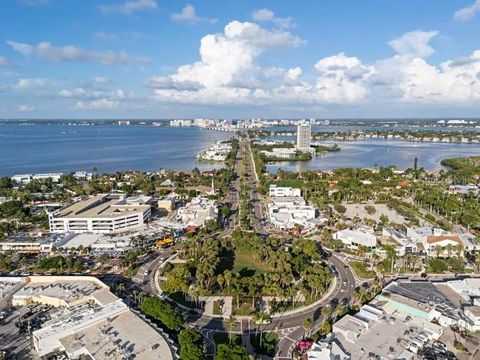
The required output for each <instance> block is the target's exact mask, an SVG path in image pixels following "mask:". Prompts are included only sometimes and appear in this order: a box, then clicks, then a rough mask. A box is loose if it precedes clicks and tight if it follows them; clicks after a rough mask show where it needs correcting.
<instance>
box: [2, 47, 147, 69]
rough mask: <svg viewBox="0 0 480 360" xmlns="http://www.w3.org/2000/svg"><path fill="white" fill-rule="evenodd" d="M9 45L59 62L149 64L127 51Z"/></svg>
mask: <svg viewBox="0 0 480 360" xmlns="http://www.w3.org/2000/svg"><path fill="white" fill-rule="evenodd" d="M7 44H8V45H10V46H11V47H12V49H14V50H15V51H18V52H20V53H21V54H23V55H25V56H35V57H37V58H40V59H47V60H53V61H58V62H74V61H80V62H81V61H84V62H85V61H96V62H100V63H102V64H105V65H117V64H126V63H132V62H147V61H148V60H149V59H148V58H146V57H143V56H131V55H129V54H127V53H126V52H125V51H122V52H119V53H115V52H113V51H92V50H87V49H84V48H80V47H76V46H72V45H68V46H63V47H57V46H53V45H52V44H50V43H49V42H47V41H43V42H40V43H38V45H36V46H33V45H30V44H24V43H19V42H15V41H7Z"/></svg>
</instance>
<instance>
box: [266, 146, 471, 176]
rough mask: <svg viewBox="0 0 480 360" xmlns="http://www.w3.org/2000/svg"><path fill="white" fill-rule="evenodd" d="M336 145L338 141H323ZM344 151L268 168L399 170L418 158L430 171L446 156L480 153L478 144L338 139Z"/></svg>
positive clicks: (436, 168)
mask: <svg viewBox="0 0 480 360" xmlns="http://www.w3.org/2000/svg"><path fill="white" fill-rule="evenodd" d="M322 143H325V144H333V143H335V142H334V141H325V142H322ZM337 144H338V145H339V146H340V148H341V151H339V152H333V153H326V154H325V155H322V156H317V157H316V158H314V159H313V160H311V161H303V162H302V161H299V162H277V163H275V164H272V165H267V170H268V171H270V172H276V171H277V170H278V169H280V168H281V169H284V170H289V171H304V170H314V169H319V170H330V169H333V168H339V167H356V168H361V167H367V168H372V167H375V166H390V165H394V166H395V167H397V168H398V169H406V168H408V167H413V161H414V158H415V157H417V158H418V166H419V167H423V168H425V169H427V170H440V169H442V166H441V165H440V162H441V161H442V160H443V159H445V158H451V157H461V156H473V155H480V145H476V144H434V143H418V142H405V141H398V140H365V141H345V142H343V141H342V142H337Z"/></svg>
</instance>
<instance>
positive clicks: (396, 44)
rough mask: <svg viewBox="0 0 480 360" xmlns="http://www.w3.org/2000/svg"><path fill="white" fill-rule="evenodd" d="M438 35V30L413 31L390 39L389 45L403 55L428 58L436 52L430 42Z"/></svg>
mask: <svg viewBox="0 0 480 360" xmlns="http://www.w3.org/2000/svg"><path fill="white" fill-rule="evenodd" d="M437 35H438V31H421V30H416V31H411V32H408V33H406V34H404V35H402V36H401V37H399V38H397V39H394V40H391V41H389V42H388V45H390V46H391V48H392V49H393V50H395V51H396V52H397V54H399V55H401V56H411V57H420V58H426V57H429V56H430V55H432V54H433V52H434V50H433V48H432V47H431V46H430V44H429V43H430V41H431V40H432V39H433V38H434V37H435V36H437Z"/></svg>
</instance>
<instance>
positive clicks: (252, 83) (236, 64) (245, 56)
mask: <svg viewBox="0 0 480 360" xmlns="http://www.w3.org/2000/svg"><path fill="white" fill-rule="evenodd" d="M437 34H438V32H437V31H420V30H416V31H412V32H408V33H406V34H404V35H402V36H400V37H398V38H396V39H393V40H391V41H389V42H388V45H389V46H390V47H391V48H392V49H393V50H394V51H395V53H394V54H393V55H392V56H391V57H389V58H385V59H380V60H378V61H375V62H373V63H372V64H364V63H363V62H362V61H361V60H360V59H359V58H357V57H355V56H347V55H346V54H344V53H339V54H336V55H332V56H327V57H324V58H321V59H319V60H318V61H317V62H316V63H315V65H314V67H313V69H314V70H315V77H314V78H313V79H312V76H311V75H308V76H304V74H303V70H302V69H301V68H300V67H292V68H290V69H285V68H281V67H269V68H262V67H261V66H260V65H259V64H258V63H257V59H258V57H259V56H260V54H262V53H263V52H266V51H269V50H271V49H276V48H289V47H295V46H299V45H300V44H302V41H301V40H300V39H299V38H298V37H295V36H294V35H292V34H291V33H289V32H285V31H271V30H266V29H264V28H261V27H260V26H258V25H257V24H252V23H248V22H246V23H240V22H238V21H233V22H231V23H229V24H228V25H227V26H226V27H225V29H224V32H223V33H220V34H210V35H206V36H204V37H203V38H202V40H201V43H200V60H199V61H197V62H195V63H192V64H187V65H182V66H180V67H179V68H178V69H177V71H176V72H174V73H173V74H171V75H168V76H157V77H152V78H150V79H148V80H147V81H146V85H147V86H149V87H151V88H153V94H154V98H155V99H157V100H159V101H162V102H178V103H193V104H250V105H264V104H279V105H280V104H281V105H282V106H283V105H285V106H288V105H292V106H293V105H295V106H321V105H322V104H349V103H353V104H366V103H372V104H374V103H379V102H380V103H384V102H389V103H391V102H392V101H393V102H397V103H422V104H431V103H439V102H442V103H448V104H465V103H469V104H472V103H475V102H477V101H479V100H480V50H478V51H475V52H473V53H472V54H471V55H469V56H465V57H459V58H457V59H452V60H448V61H445V62H443V63H441V64H439V65H433V64H429V63H428V62H427V60H426V59H427V58H428V57H429V56H430V55H431V54H432V53H433V52H434V49H433V47H432V46H431V44H430V43H431V40H432V39H433V38H434V37H435V36H436V35H437ZM306 79H310V80H306Z"/></svg>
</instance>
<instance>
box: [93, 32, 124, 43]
mask: <svg viewBox="0 0 480 360" xmlns="http://www.w3.org/2000/svg"><path fill="white" fill-rule="evenodd" d="M93 37H94V38H95V39H97V40H100V41H115V40H118V34H116V33H112V32H107V31H96V32H95V33H94V34H93Z"/></svg>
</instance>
